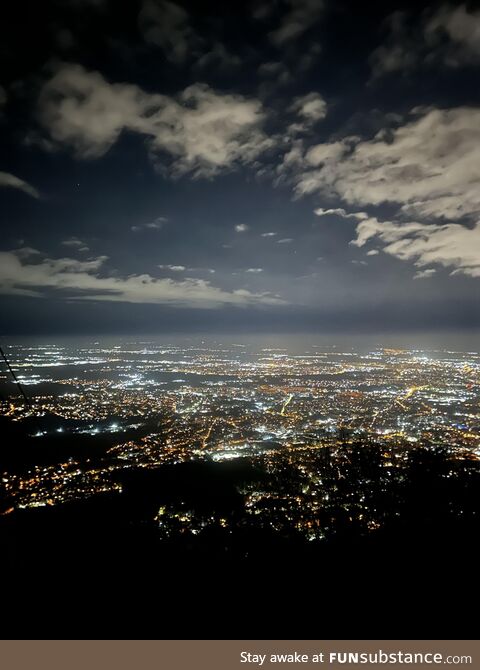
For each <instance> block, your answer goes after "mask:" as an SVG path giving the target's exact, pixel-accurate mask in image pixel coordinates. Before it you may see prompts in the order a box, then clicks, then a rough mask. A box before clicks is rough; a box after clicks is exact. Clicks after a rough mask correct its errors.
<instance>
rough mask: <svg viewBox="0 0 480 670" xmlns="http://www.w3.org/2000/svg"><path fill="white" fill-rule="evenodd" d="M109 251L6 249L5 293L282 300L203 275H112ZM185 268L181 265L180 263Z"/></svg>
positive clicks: (216, 302) (190, 303)
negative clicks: (70, 254) (77, 254)
mask: <svg viewBox="0 0 480 670" xmlns="http://www.w3.org/2000/svg"><path fill="white" fill-rule="evenodd" d="M106 261H107V257H106V256H99V257H97V258H93V259H90V260H86V261H79V260H77V259H74V258H57V259H52V258H45V259H43V260H40V261H38V252H36V253H35V254H34V257H33V261H32V254H28V255H25V254H22V253H18V252H12V251H10V252H0V292H1V293H4V294H8V295H25V296H30V297H42V296H43V295H44V291H45V290H52V289H53V290H57V291H60V292H61V295H62V297H68V298H70V299H77V300H106V301H114V302H131V303H145V304H146V303H153V304H170V305H175V306H178V307H195V308H207V309H208V308H216V307H221V306H222V305H237V306H239V307H246V306H248V305H255V304H263V305H275V304H282V303H283V301H282V300H281V299H280V298H277V297H276V296H272V295H270V294H267V293H261V294H260V293H252V292H250V291H247V290H245V289H237V290H233V291H225V290H223V289H221V288H217V287H215V286H212V284H211V283H210V282H208V281H205V280H203V279H195V278H185V279H182V280H181V281H175V280H173V279H170V278H161V279H159V278H156V277H152V276H151V275H149V274H141V275H129V276H127V277H124V278H121V277H118V276H116V275H115V276H108V275H106V274H105V272H103V274H102V271H103V270H104V266H105V262H106ZM175 269H179V266H175Z"/></svg>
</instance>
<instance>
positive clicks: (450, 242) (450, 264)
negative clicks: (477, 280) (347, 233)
mask: <svg viewBox="0 0 480 670" xmlns="http://www.w3.org/2000/svg"><path fill="white" fill-rule="evenodd" d="M356 232H357V237H356V239H355V240H353V242H352V244H354V245H355V246H358V247H363V246H364V245H365V244H366V243H367V242H377V243H378V244H380V245H382V249H383V251H384V252H385V253H387V254H390V255H391V256H395V257H396V258H399V259H400V260H402V261H411V262H413V263H414V264H415V265H416V266H417V267H420V268H423V267H424V266H426V265H429V266H430V265H435V264H437V265H440V266H443V267H445V268H451V269H452V274H466V275H469V276H471V277H480V221H479V222H477V223H476V224H475V225H473V226H471V227H467V226H464V225H461V224H459V223H446V224H433V223H419V222H415V221H414V222H407V223H404V222H395V221H379V220H378V219H377V218H375V217H371V218H369V219H365V220H363V221H361V222H360V223H359V224H358V226H357V230H356ZM430 274H431V273H430Z"/></svg>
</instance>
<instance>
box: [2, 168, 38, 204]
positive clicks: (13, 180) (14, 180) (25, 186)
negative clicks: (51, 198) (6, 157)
mask: <svg viewBox="0 0 480 670" xmlns="http://www.w3.org/2000/svg"><path fill="white" fill-rule="evenodd" d="M0 188H15V189H18V190H19V191H23V193H26V194H27V195H31V196H32V198H39V197H40V193H39V192H38V191H37V189H36V188H34V187H33V186H32V185H31V184H29V183H28V182H26V181H23V179H20V178H19V177H15V175H13V174H10V173H8V172H0Z"/></svg>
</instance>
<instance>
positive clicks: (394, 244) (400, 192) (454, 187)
mask: <svg viewBox="0 0 480 670" xmlns="http://www.w3.org/2000/svg"><path fill="white" fill-rule="evenodd" d="M283 167H284V168H285V170H286V171H288V173H289V174H290V175H291V180H292V181H293V183H294V188H295V190H296V193H297V195H303V194H306V193H319V194H323V195H325V196H327V197H329V199H331V198H332V196H337V197H338V198H339V199H340V200H341V201H343V202H345V203H348V204H349V205H351V206H358V205H360V206H362V207H365V208H368V207H370V206H375V207H376V206H379V205H382V204H384V203H389V204H390V205H393V206H396V207H397V210H396V212H395V213H394V215H393V220H391V221H380V220H379V219H377V218H375V217H373V216H370V215H369V214H367V212H365V211H359V212H351V213H348V210H346V209H344V208H343V207H337V208H332V209H324V208H318V209H316V210H315V213H316V214H317V216H326V215H328V214H332V215H338V216H341V217H343V218H354V219H357V220H358V221H359V224H358V225H357V228H356V231H357V236H356V239H355V240H354V241H353V244H355V245H357V246H364V245H365V244H366V243H367V242H369V241H370V242H371V241H373V242H376V243H377V246H378V247H379V249H381V250H383V251H384V252H385V253H387V254H390V255H392V256H395V257H396V258H399V259H401V260H403V261H408V262H412V263H414V264H415V265H416V266H417V267H419V268H422V269H423V268H424V267H425V266H432V265H438V266H443V267H445V268H449V269H450V270H451V274H460V273H461V274H466V275H469V276H472V277H477V276H480V109H478V108H474V107H458V108H454V109H446V110H445V109H443V110H442V109H434V108H429V109H414V110H412V112H411V114H410V115H409V117H408V118H407V119H406V121H404V123H403V125H399V126H398V127H396V128H394V129H391V128H390V129H386V130H381V131H380V132H378V133H377V134H376V135H375V136H374V137H373V138H372V139H366V140H365V139H362V138H360V137H352V136H349V137H347V138H344V139H343V140H337V141H335V142H331V143H324V144H319V145H316V146H314V147H311V148H310V149H309V150H308V151H307V152H303V153H302V155H301V156H300V157H298V156H297V158H296V160H295V161H292V162H290V163H288V164H287V165H286V167H285V162H284V164H283ZM407 217H408V218H409V219H410V220H406V219H407ZM412 218H413V220H412ZM379 249H372V250H371V251H369V252H368V255H370V256H372V255H376V253H378V251H379ZM429 269H430V268H429ZM432 269H434V268H432ZM429 274H433V273H429Z"/></svg>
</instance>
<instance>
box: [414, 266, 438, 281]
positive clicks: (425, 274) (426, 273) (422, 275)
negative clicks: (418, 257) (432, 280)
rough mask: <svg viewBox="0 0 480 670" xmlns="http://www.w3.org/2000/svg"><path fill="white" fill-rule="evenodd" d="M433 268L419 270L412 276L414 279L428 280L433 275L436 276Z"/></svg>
mask: <svg viewBox="0 0 480 670" xmlns="http://www.w3.org/2000/svg"><path fill="white" fill-rule="evenodd" d="M436 272H437V271H436V270H435V268H427V269H426V270H419V271H418V272H416V273H415V274H414V275H413V278H414V279H428V278H429V277H433V275H434V274H436Z"/></svg>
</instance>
